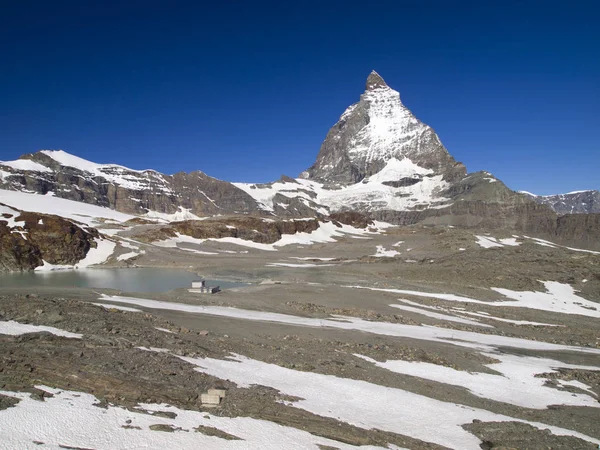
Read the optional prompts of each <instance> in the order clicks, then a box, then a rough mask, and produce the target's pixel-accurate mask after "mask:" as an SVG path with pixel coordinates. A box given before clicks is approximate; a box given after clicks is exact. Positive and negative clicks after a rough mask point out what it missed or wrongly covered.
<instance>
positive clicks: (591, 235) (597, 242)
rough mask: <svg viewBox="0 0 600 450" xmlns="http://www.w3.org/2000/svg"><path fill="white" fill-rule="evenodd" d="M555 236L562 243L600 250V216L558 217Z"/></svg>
mask: <svg viewBox="0 0 600 450" xmlns="http://www.w3.org/2000/svg"><path fill="white" fill-rule="evenodd" d="M555 234H556V237H557V238H558V239H560V240H561V241H563V242H567V243H573V244H575V245H579V246H582V247H584V248H592V249H595V250H600V214H567V215H564V216H560V217H559V218H558V220H557V226H556V233H555Z"/></svg>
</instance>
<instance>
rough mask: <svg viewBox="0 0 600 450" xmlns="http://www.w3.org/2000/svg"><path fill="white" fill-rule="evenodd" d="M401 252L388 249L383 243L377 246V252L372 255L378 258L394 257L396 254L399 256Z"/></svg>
mask: <svg viewBox="0 0 600 450" xmlns="http://www.w3.org/2000/svg"><path fill="white" fill-rule="evenodd" d="M400 254H401V253H400V252H398V251H396V250H386V249H385V247H384V246H383V245H378V246H377V253H375V254H374V255H371V256H375V257H377V258H393V257H394V256H398V255H400Z"/></svg>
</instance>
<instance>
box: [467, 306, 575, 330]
mask: <svg viewBox="0 0 600 450" xmlns="http://www.w3.org/2000/svg"><path fill="white" fill-rule="evenodd" d="M455 309H456V308H455ZM461 314H467V315H469V316H475V317H484V318H486V319H491V320H497V321H498V322H506V323H511V324H513V325H531V326H534V327H564V325H555V324H552V323H543V322H531V321H529V320H512V319H504V318H502V317H496V316H492V315H491V314H488V313H484V312H471V311H464V308H461Z"/></svg>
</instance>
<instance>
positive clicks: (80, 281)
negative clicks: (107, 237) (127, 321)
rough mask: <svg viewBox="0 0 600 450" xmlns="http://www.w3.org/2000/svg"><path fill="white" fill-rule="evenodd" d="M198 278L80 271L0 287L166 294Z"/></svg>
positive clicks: (148, 271)
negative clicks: (45, 287) (71, 288)
mask: <svg viewBox="0 0 600 450" xmlns="http://www.w3.org/2000/svg"><path fill="white" fill-rule="evenodd" d="M199 279H201V277H199V276H198V275H196V274H194V273H192V272H186V271H185V270H180V269H162V268H161V269H158V268H149V267H148V268H136V269H80V270H56V271H52V272H24V273H10V274H0V287H16V286H21V287H23V286H30V287H41V286H51V287H60V286H70V287H86V288H108V289H118V290H120V291H124V292H167V291H170V290H172V289H177V288H189V287H191V285H192V281H194V280H199ZM206 282H207V284H208V285H210V286H221V289H227V288H231V287H239V286H246V283H238V282H232V281H222V280H206Z"/></svg>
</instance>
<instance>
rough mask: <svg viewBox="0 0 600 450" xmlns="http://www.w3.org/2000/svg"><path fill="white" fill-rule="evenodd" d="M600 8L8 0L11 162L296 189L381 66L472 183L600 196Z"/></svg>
mask: <svg viewBox="0 0 600 450" xmlns="http://www.w3.org/2000/svg"><path fill="white" fill-rule="evenodd" d="M598 3H600V2H598V1H578V0H575V1H571V2H565V1H552V0H550V1H541V0H539V1H490V2H488V1H454V0H452V1H450V0H440V1H433V0H424V1H417V0H410V1H402V0H396V1H375V0H374V1H370V2H366V1H364V0H363V1H360V2H354V1H341V0H340V1H335V0H330V1H298V2H291V1H279V2H261V1H248V2H245V1H244V2H242V1H239V2H238V1H222V2H215V1H213V2H204V1H178V0H171V1H161V2H158V1H152V0H145V1H137V0H124V1H113V0H102V1H96V0H90V1H87V0H86V1H79V0H78V1H60V0H59V1H52V2H50V1H27V0H23V1H13V2H8V1H3V2H2V14H1V15H0V36H1V38H0V56H1V66H0V68H1V70H0V160H9V159H16V158H17V157H18V156H20V155H21V154H24V153H31V152H34V151H37V150H39V149H59V148H60V149H64V150H65V151H68V152H70V153H74V154H76V155H78V156H81V157H84V158H86V159H90V160H93V161H96V162H115V163H119V164H122V165H126V166H129V167H133V168H137V169H144V168H154V169H157V170H160V171H162V172H166V173H174V172H177V171H182V170H183V171H192V170H202V171H204V172H206V173H208V174H209V175H212V176H215V177H217V178H221V179H226V180H230V181H254V182H264V181H272V180H274V179H277V178H278V177H279V176H280V175H281V174H287V175H291V176H296V175H298V173H300V172H301V171H302V170H304V169H306V168H307V167H309V166H310V165H311V164H312V163H313V162H314V160H315V158H316V155H317V152H318V150H319V146H320V144H321V142H322V141H323V139H324V138H325V135H326V133H327V131H328V129H329V128H330V127H331V125H333V124H334V123H335V122H336V121H337V119H338V117H339V115H340V114H341V113H342V112H343V111H344V109H345V108H346V106H348V105H350V104H351V103H354V102H356V101H357V100H358V97H359V95H360V94H361V93H362V91H363V89H364V82H365V80H366V77H367V75H368V74H369V72H370V71H371V70H372V69H375V70H377V71H378V72H379V73H380V74H381V75H382V76H383V77H384V78H385V79H386V81H387V82H388V84H389V85H390V86H391V87H393V88H394V89H396V90H399V91H400V94H401V98H402V100H403V102H404V103H405V104H406V105H407V106H408V107H409V108H410V109H411V110H412V111H413V112H414V113H415V114H416V115H417V117H419V118H420V119H421V120H422V121H424V122H425V123H427V124H429V125H431V126H432V127H433V128H434V129H435V130H436V131H437V132H438V134H439V136H440V137H441V139H442V142H443V143H444V144H445V145H446V147H447V148H448V150H449V151H450V153H451V154H452V155H453V156H454V157H455V158H456V159H457V160H459V161H462V162H464V163H465V164H466V166H467V168H468V169H469V171H477V170H483V169H485V170H488V171H490V172H492V173H493V174H494V175H496V176H497V177H499V178H500V179H502V180H503V181H504V182H505V183H506V184H507V185H508V186H509V187H511V188H513V189H523V190H529V191H532V192H535V193H540V194H549V193H556V192H566V191H571V190H577V189H598V188H600V176H599V175H598V173H599V171H600V144H599V137H598V131H599V130H600V19H599V14H600V6H597V5H598Z"/></svg>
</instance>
